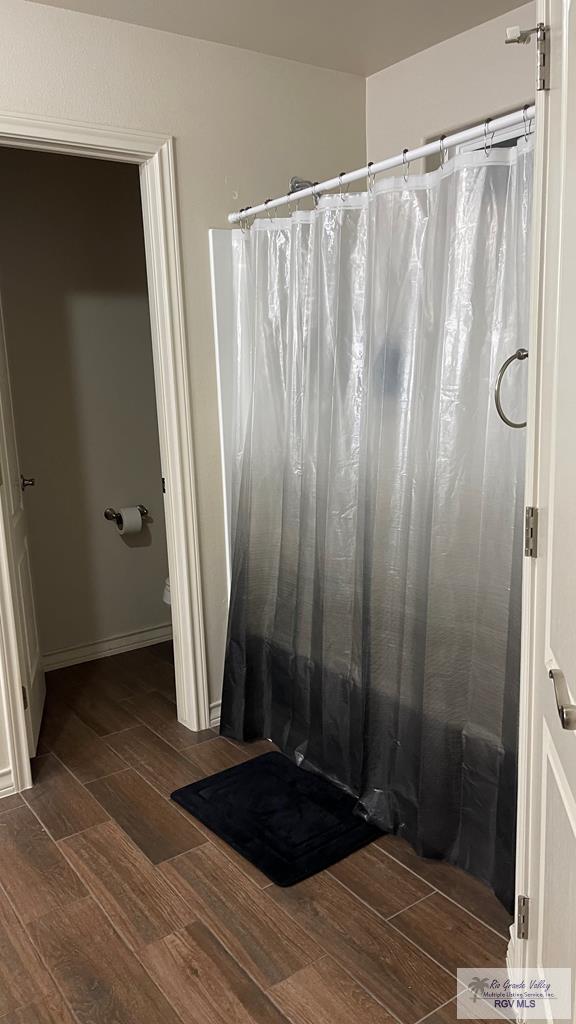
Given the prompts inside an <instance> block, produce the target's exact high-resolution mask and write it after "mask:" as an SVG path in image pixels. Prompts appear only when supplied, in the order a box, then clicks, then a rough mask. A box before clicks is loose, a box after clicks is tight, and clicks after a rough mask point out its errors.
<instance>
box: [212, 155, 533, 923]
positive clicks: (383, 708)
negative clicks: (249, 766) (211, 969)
mask: <svg viewBox="0 0 576 1024" xmlns="http://www.w3.org/2000/svg"><path fill="white" fill-rule="evenodd" d="M531 171H532V148H531V145H530V142H528V143H526V142H525V140H523V139H522V140H521V141H519V142H518V145H517V146H513V147H512V148H509V149H498V148H493V149H492V150H491V152H490V153H488V154H486V152H485V151H484V150H483V149H481V150H480V151H476V152H471V153H466V154H459V155H457V156H456V157H455V158H454V159H452V160H450V161H449V162H448V163H447V164H446V165H445V166H444V167H443V168H441V169H439V170H438V171H435V172H433V173H430V174H426V175H422V176H420V177H415V176H410V177H409V178H408V180H407V181H405V180H404V178H403V177H400V178H395V179H390V178H388V179H384V180H381V181H379V182H378V184H377V185H376V186H375V187H373V188H372V190H369V191H368V192H366V193H362V194H356V195H351V194H349V195H345V194H343V195H336V196H329V197H325V198H322V199H321V200H320V202H319V204H318V207H317V209H316V210H315V211H314V212H295V213H294V214H293V215H292V217H290V218H289V219H267V218H265V219H263V220H260V221H256V222H255V223H254V224H253V226H252V228H251V229H250V230H244V231H240V230H238V231H235V232H234V233H233V253H234V256H233V273H234V298H235V308H234V316H235V366H234V382H235V384H234V408H233V410H232V417H233V422H234V430H233V433H234V438H233V466H232V488H231V494H232V497H231V501H232V548H233V569H232V588H231V600H230V615H229V632H228V643H227V653H226V664H225V678H224V692H223V702H222V719H221V731H222V733H223V734H224V735H226V736H231V737H236V738H238V739H244V740H252V739H256V738H258V737H270V738H272V739H273V740H274V741H275V742H276V743H277V744H278V745H279V747H280V748H281V749H282V750H283V751H284V752H285V753H287V754H288V755H290V756H291V757H293V758H295V759H296V761H297V762H298V763H300V764H302V765H303V767H305V768H309V769H311V770H315V771H319V772H322V773H323V774H324V775H326V776H328V777H329V778H331V779H333V780H334V781H335V782H336V783H338V784H339V785H340V786H342V787H344V788H346V789H347V790H348V791H350V792H352V793H353V794H355V795H356V796H357V797H358V805H357V810H358V812H359V813H361V814H362V815H364V816H365V817H367V818H369V819H371V820H373V821H374V822H375V823H377V824H378V825H379V826H380V827H381V828H382V829H383V830H385V831H391V832H398V833H400V834H401V835H403V836H405V837H406V838H407V839H408V840H409V841H410V842H411V843H412V844H413V846H414V848H415V849H416V850H417V851H418V852H419V853H421V854H423V855H425V856H431V857H441V858H444V859H446V860H448V861H450V862H451V863H453V864H456V865H459V866H460V867H462V868H464V869H466V870H467V871H469V872H471V873H472V874H474V875H475V876H477V877H478V878H480V879H482V880H483V881H485V882H486V883H488V884H489V885H490V886H492V888H493V889H494V891H495V892H496V893H497V894H498V895H499V897H500V898H501V899H502V901H503V902H504V903H505V904H506V905H508V906H511V904H512V901H513V893H514V849H515V801H516V761H517V729H518V685H519V660H520V586H521V571H522V519H523V460H524V443H525V433H524V432H523V431H522V430H512V429H510V428H509V427H507V426H505V425H504V423H503V422H502V421H501V420H500V419H499V418H498V416H497V413H496V410H495V406H494V399H493V387H494V381H495V377H496V374H497V372H498V369H499V367H500V365H501V363H502V362H503V360H504V359H505V358H506V357H507V356H508V355H510V354H512V353H513V352H514V351H515V350H516V349H517V348H519V347H520V346H526V343H527V318H528V277H527V267H528V265H529V259H528V247H529V228H530V207H531ZM525 384H526V363H518V362H516V363H514V364H513V366H512V367H511V369H510V370H509V372H508V374H507V377H506V380H505V386H504V388H503V402H504V404H505V406H506V411H507V413H508V415H509V416H511V417H512V418H516V419H521V418H522V413H523V410H524V394H525Z"/></svg>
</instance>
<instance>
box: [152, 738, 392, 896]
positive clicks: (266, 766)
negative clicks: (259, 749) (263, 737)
mask: <svg viewBox="0 0 576 1024" xmlns="http://www.w3.org/2000/svg"><path fill="white" fill-rule="evenodd" d="M172 799H173V800H175V801H176V803H178V804H180V805H181V806H182V807H185V808H186V810H187V811H190V813H191V814H193V815H194V817H196V818H198V819H199V820H200V821H201V822H203V824H204V825H206V826H207V827H208V828H209V829H210V830H211V831H212V832H215V833H216V835H218V836H220V838H221V839H223V840H224V841H225V842H226V843H228V845H229V846H231V847H233V849H234V850H236V851H237V853H240V854H242V856H243V857H245V858H246V860H249V861H250V862H251V863H252V864H254V865H255V866H256V867H257V868H259V869H260V871H262V872H263V873H264V874H265V875H267V876H268V878H269V879H270V880H271V881H272V882H275V883H276V885H282V886H286V885H294V884H295V883H296V882H301V881H302V880H303V879H304V878H309V877H310V875H315V874H316V872H317V871H323V870H324V868H328V867H330V865H331V864H335V863H336V861H339V860H342V858H343V857H347V856H348V855H349V854H350V853H354V851H355V850H359V849H360V848H361V847H362V846H366V845H367V843H371V842H372V840H373V839H377V838H378V836H380V835H382V833H381V832H380V830H379V829H377V828H375V827H374V826H373V825H368V824H367V823H366V822H365V821H364V820H363V818H360V817H359V816H358V815H356V814H354V807H355V806H356V803H357V801H356V799H355V797H353V796H349V795H348V794H347V793H344V792H343V791H342V790H341V789H338V787H337V786H335V785H334V784H333V783H331V782H328V781H327V780H326V779H324V778H322V776H320V775H315V774H314V773H312V772H308V771H304V769H302V768H297V767H296V765H295V764H294V763H293V762H292V761H290V760H289V759H288V758H287V757H285V756H284V755H283V754H277V753H275V752H272V753H270V754H262V756H261V757H255V758H254V759H253V760H251V761H245V762H244V763H243V764H239V765H236V766H235V767H234V768H227V769H226V770H225V771H223V772H218V774H217V775H210V776H208V778H206V779H201V781H200V782H193V783H192V784H191V785H190V786H184V787H183V788H182V789H177V790H176V792H175V793H172Z"/></svg>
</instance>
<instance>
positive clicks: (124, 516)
mask: <svg viewBox="0 0 576 1024" xmlns="http://www.w3.org/2000/svg"><path fill="white" fill-rule="evenodd" d="M118 512H119V513H120V518H119V519H117V521H116V525H117V527H118V530H119V531H120V533H122V534H130V533H140V531H141V529H142V516H141V514H140V509H138V508H136V506H135V505H131V506H130V507H129V508H120V509H118Z"/></svg>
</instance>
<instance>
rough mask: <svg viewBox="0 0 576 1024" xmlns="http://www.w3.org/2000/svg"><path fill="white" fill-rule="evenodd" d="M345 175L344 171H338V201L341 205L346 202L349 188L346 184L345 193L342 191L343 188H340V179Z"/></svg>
mask: <svg viewBox="0 0 576 1024" xmlns="http://www.w3.org/2000/svg"><path fill="white" fill-rule="evenodd" d="M345 174H346V171H340V174H339V175H338V182H339V185H340V199H341V201H342V202H343V203H345V202H346V192H348V189H349V188H350V183H348V185H346V192H345V191H344V188H343V187H342V178H343V177H344V175H345Z"/></svg>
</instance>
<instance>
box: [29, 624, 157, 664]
mask: <svg viewBox="0 0 576 1024" xmlns="http://www.w3.org/2000/svg"><path fill="white" fill-rule="evenodd" d="M171 639H172V625H171V623H169V622H168V623H166V624H165V625H162V626H152V628H151V629H136V630H134V631H133V632H132V633H120V634H117V635H116V636H109V637H106V639H105V640H94V641H93V642H92V643H89V644H82V645H81V646H78V647H63V648H61V649H60V650H58V651H49V652H48V653H47V654H44V655H43V656H42V667H43V669H44V671H45V672H51V671H53V670H54V669H56V668H66V666H67V665H80V664H81V663H82V662H83V661H95V660H97V659H98V658H110V657H111V656H112V655H114V654H122V653H123V652H124V651H137V650H139V648H140V647H151V646H152V645H153V644H162V643H165V641H166V640H171Z"/></svg>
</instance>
